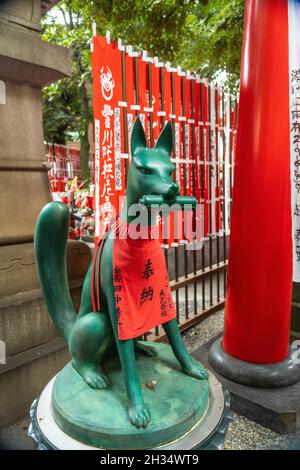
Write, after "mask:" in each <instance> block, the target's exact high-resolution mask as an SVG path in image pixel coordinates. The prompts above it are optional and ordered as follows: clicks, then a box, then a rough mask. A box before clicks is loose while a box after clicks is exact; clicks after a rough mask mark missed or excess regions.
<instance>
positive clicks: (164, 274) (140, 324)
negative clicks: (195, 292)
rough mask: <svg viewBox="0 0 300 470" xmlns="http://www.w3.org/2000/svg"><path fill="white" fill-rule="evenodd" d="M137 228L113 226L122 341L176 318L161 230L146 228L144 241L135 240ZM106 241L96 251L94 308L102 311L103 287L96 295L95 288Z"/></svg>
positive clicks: (116, 304) (114, 281)
mask: <svg viewBox="0 0 300 470" xmlns="http://www.w3.org/2000/svg"><path fill="white" fill-rule="evenodd" d="M135 229H136V228H135V226H133V225H131V224H127V223H126V222H124V221H120V219H118V220H117V221H116V222H114V223H113V224H112V230H113V231H114V233H115V239H114V248H113V283H114V292H115V307H116V314H117V318H118V337H119V339H121V340H127V339H132V338H137V337H138V336H141V335H143V334H144V333H146V332H147V331H149V330H151V329H152V328H155V327H156V326H158V325H161V324H163V323H166V322H168V321H170V320H173V319H174V318H176V309H175V306H174V302H173V299H172V294H171V288H170V284H169V277H168V271H167V267H166V262H165V257H164V254H163V250H162V249H161V246H160V242H159V239H158V238H157V227H142V228H141V230H142V231H143V232H142V236H143V238H141V237H140V236H139V238H135V239H133V233H134V231H135ZM151 235H152V238H150V237H151ZM103 241H104V240H102V243H100V245H99V247H98V250H95V258H94V268H93V276H92V285H91V292H92V299H93V309H94V310H96V309H97V310H98V312H99V311H100V302H99V299H100V292H99V286H98V285H97V287H98V288H97V289H96V292H95V289H94V287H93V286H94V281H95V278H96V283H97V284H98V282H99V279H100V275H99V268H100V257H101V252H102V247H103ZM97 253H99V256H98V257H97ZM96 258H98V259H97V261H96ZM95 297H96V298H95Z"/></svg>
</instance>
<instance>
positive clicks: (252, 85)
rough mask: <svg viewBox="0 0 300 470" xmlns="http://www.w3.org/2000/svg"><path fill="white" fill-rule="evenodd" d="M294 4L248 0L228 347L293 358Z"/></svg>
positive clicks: (266, 357) (258, 359) (270, 359)
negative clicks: (291, 89) (291, 103)
mask: <svg viewBox="0 0 300 470" xmlns="http://www.w3.org/2000/svg"><path fill="white" fill-rule="evenodd" d="M288 78H289V51H288V9H287V0H246V13H245V27H244V43H243V56H242V68H241V88H240V100H239V117H238V134H237V149H236V166H235V179H234V192H233V205H232V219H231V236H230V252H229V269H228V288H227V298H226V313H225V330H224V339H223V349H224V351H225V353H227V354H229V355H231V356H233V357H235V358H238V359H240V360H242V361H247V362H252V363H258V364H261V363H267V364H268V363H274V362H277V361H281V360H283V359H285V358H286V357H287V356H288V347H289V325H290V309H291V288H292V236H291V181H290V152H289V149H290V118H289V84H288Z"/></svg>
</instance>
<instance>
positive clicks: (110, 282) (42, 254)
mask: <svg viewBox="0 0 300 470" xmlns="http://www.w3.org/2000/svg"><path fill="white" fill-rule="evenodd" d="M172 142H173V134H172V126H171V123H170V122H168V123H167V124H166V126H165V127H164V129H163V130H162V132H161V134H160V136H159V138H158V140H157V143H156V146H155V148H151V149H149V148H148V146H147V142H146V136H145V132H144V129H143V126H142V124H141V121H140V119H139V118H137V119H136V121H135V124H134V127H133V130H132V134H131V162H130V167H129V171H128V175H127V186H126V198H127V204H126V206H125V205H124V206H123V208H122V210H121V213H120V219H121V220H123V221H124V222H126V223H128V224H130V223H131V222H132V219H133V217H132V216H130V215H129V211H128V209H127V208H130V206H131V205H133V204H139V202H140V201H141V200H143V198H144V199H147V196H149V197H150V196H151V197H153V198H154V196H157V197H158V198H159V199H160V200H161V199H163V200H164V202H166V203H167V204H169V205H171V204H172V202H174V201H175V200H176V198H177V200H178V199H179V188H178V185H177V184H176V183H174V182H173V179H172V172H173V171H174V165H173V163H172V162H171V160H170V155H171V152H172ZM151 197H150V199H149V198H148V199H149V200H151ZM154 199H155V198H154ZM181 199H183V200H184V198H183V197H182V198H181ZM69 219H70V214H69V209H68V207H67V206H65V205H64V204H63V203H60V202H52V203H49V204H47V205H46V206H45V207H44V208H43V209H42V211H41V213H40V215H39V217H38V220H37V224H36V230H35V254H36V261H37V268H38V275H39V279H40V284H41V288H42V292H43V295H44V298H45V301H46V304H47V308H48V311H49V314H50V315H51V317H52V320H53V322H54V324H55V326H56V328H57V330H58V331H59V333H60V334H61V335H62V336H63V337H64V339H65V340H66V342H67V345H68V348H69V352H70V354H71V357H72V366H73V367H74V369H75V370H76V371H77V372H78V373H79V374H80V376H81V377H82V379H83V380H84V381H85V382H86V383H87V384H88V385H89V386H90V387H92V388H93V389H103V388H104V387H109V377H107V376H106V374H105V372H104V369H105V367H104V368H103V366H105V360H106V358H107V357H108V356H109V355H113V354H115V355H116V354H118V355H119V358H120V362H121V366H122V371H123V375H124V381H125V386H126V391H127V395H128V403H129V408H128V416H129V419H130V421H131V423H132V424H133V425H134V426H136V427H137V428H146V427H147V426H148V424H149V423H150V420H151V415H150V410H149V409H148V408H147V406H146V404H145V403H144V400H143V394H142V390H141V385H140V380H139V377H138V373H137V368H136V361H135V354H136V353H141V354H146V355H148V356H153V355H155V354H156V350H155V348H154V347H153V346H147V345H146V344H145V343H141V342H139V341H138V340H137V339H136V338H131V339H126V340H122V339H119V335H118V315H117V307H116V293H115V285H114V279H113V248H114V237H113V236H110V234H111V229H109V230H108V232H107V234H106V236H105V239H104V242H103V246H102V252H101V259H100V261H99V264H100V271H99V272H100V275H99V276H97V275H95V272H93V271H95V263H93V262H92V263H91V265H90V267H89V269H88V271H87V274H86V277H85V280H84V284H83V289H82V298H81V304H80V309H79V312H78V314H76V312H75V310H74V307H73V303H72V300H71V296H70V292H69V287H68V279H67V269H66V246H67V239H68V231H69ZM150 224H151V222H150V221H149V225H150ZM95 250H96V253H95V256H96V257H97V256H98V257H99V256H100V254H99V253H98V251H99V248H97V247H96V248H95ZM91 282H93V285H92V290H93V289H94V291H97V290H98V292H100V306H101V307H100V311H99V312H95V311H93V302H92V294H91ZM162 326H163V328H164V331H165V333H166V335H167V337H168V339H169V342H170V345H171V347H172V350H173V352H174V355H175V357H176V358H177V360H178V362H179V364H180V365H181V367H182V370H183V372H184V373H185V374H188V375H189V376H191V377H194V378H196V379H199V380H207V379H208V374H207V372H206V370H205V369H204V367H203V366H202V365H201V364H200V363H199V362H197V361H196V360H195V359H194V358H193V357H192V356H191V355H190V354H189V353H188V351H187V349H186V347H185V345H184V342H183V340H182V338H181V334H180V330H179V327H178V324H177V320H176V318H173V319H172V320H170V321H165V322H162ZM99 399H101V395H99Z"/></svg>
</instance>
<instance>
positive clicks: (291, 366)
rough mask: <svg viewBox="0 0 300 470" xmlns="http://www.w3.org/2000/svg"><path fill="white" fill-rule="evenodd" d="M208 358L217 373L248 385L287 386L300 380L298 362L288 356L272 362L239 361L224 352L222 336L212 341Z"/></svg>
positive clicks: (264, 386) (265, 386) (299, 365)
mask: <svg viewBox="0 0 300 470" xmlns="http://www.w3.org/2000/svg"><path fill="white" fill-rule="evenodd" d="M208 360H209V363H210V364H211V365H212V366H213V368H214V369H215V370H216V371H217V372H218V373H219V374H221V375H223V376H224V377H226V378H227V379H229V380H232V381H233V382H237V383H240V384H243V385H248V386H250V387H261V388H279V387H287V386H288V385H292V384H294V383H295V382H298V381H299V380H300V364H298V363H295V362H293V360H292V359H291V358H290V357H288V358H286V359H285V360H283V361H280V362H276V363H274V364H253V363H250V362H244V361H240V360H239V359H236V358H235V357H233V356H230V355H229V354H226V352H225V351H224V350H223V347H222V338H219V339H217V340H216V341H215V342H214V343H213V345H212V347H211V349H210V352H209V356H208Z"/></svg>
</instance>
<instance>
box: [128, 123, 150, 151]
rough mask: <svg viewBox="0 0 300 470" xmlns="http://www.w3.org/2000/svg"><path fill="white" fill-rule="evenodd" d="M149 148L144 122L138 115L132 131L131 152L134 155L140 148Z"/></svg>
mask: <svg viewBox="0 0 300 470" xmlns="http://www.w3.org/2000/svg"><path fill="white" fill-rule="evenodd" d="M143 148H148V145H147V139H146V135H145V131H144V128H143V124H142V123H141V120H140V118H139V116H137V118H136V120H135V123H134V125H133V128H132V131H131V153H132V155H134V154H135V153H136V151H137V150H138V149H143Z"/></svg>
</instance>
